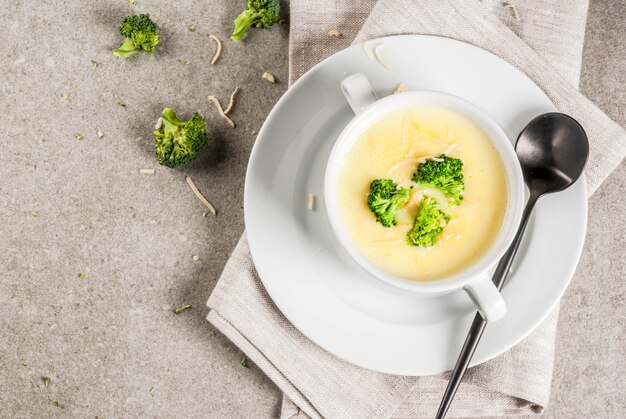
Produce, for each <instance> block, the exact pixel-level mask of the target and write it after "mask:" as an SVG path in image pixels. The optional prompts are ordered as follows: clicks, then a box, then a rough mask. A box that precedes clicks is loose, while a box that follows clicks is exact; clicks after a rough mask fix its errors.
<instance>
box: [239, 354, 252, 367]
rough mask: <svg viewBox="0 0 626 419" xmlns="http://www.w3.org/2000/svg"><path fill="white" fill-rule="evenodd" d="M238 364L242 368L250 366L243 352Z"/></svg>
mask: <svg viewBox="0 0 626 419" xmlns="http://www.w3.org/2000/svg"><path fill="white" fill-rule="evenodd" d="M239 364H240V365H241V366H242V367H244V368H250V366H249V365H248V358H247V357H246V355H245V354H244V355H243V356H242V357H241V361H239Z"/></svg>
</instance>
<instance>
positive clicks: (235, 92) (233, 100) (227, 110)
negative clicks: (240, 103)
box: [224, 86, 239, 115]
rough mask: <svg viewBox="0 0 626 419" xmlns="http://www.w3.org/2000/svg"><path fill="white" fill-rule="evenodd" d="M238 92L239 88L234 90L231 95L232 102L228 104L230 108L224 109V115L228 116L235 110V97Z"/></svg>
mask: <svg viewBox="0 0 626 419" xmlns="http://www.w3.org/2000/svg"><path fill="white" fill-rule="evenodd" d="M238 91H239V86H237V87H235V90H233V92H232V93H231V94H230V102H228V106H227V107H226V109H224V115H228V113H229V112H230V111H231V110H232V109H233V106H235V95H236V94H237V92H238Z"/></svg>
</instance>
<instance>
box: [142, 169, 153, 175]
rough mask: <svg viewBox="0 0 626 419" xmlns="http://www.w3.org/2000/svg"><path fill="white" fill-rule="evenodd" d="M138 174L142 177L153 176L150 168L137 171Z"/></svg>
mask: <svg viewBox="0 0 626 419" xmlns="http://www.w3.org/2000/svg"><path fill="white" fill-rule="evenodd" d="M139 173H141V174H142V175H153V174H154V169H152V168H150V169H139Z"/></svg>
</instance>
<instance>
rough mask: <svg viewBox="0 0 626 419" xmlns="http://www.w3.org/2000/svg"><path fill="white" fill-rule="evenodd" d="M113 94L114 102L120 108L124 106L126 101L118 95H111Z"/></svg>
mask: <svg viewBox="0 0 626 419" xmlns="http://www.w3.org/2000/svg"><path fill="white" fill-rule="evenodd" d="M113 96H115V102H116V103H117V104H118V105H120V106H121V107H122V108H125V107H126V103H125V102H124V101H123V100H122V99H121V98H120V97H119V96H118V95H113Z"/></svg>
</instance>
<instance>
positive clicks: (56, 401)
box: [52, 400, 65, 409]
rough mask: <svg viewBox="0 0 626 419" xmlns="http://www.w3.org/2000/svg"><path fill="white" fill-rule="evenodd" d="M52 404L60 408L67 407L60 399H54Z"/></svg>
mask: <svg viewBox="0 0 626 419" xmlns="http://www.w3.org/2000/svg"><path fill="white" fill-rule="evenodd" d="M52 405H53V406H56V407H58V408H59V409H65V405H64V404H62V403H61V402H60V401H58V400H52Z"/></svg>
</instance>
